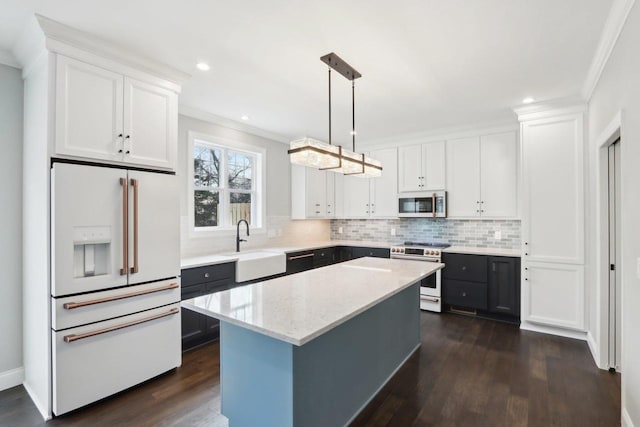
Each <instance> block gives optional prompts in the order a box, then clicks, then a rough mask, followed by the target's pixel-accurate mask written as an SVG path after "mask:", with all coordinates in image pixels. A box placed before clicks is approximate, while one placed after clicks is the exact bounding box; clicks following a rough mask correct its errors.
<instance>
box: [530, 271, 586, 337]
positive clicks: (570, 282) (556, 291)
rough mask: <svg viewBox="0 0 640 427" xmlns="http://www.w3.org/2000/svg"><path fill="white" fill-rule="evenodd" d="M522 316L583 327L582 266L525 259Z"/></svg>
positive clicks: (579, 328) (564, 326) (534, 319)
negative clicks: (526, 260) (527, 260)
mask: <svg viewBox="0 0 640 427" xmlns="http://www.w3.org/2000/svg"><path fill="white" fill-rule="evenodd" d="M524 267H525V271H524V276H525V281H524V282H523V287H522V291H523V292H524V293H525V298H523V306H522V314H523V320H526V321H529V322H534V323H541V324H544V325H549V326H559V327H562V328H569V329H577V330H580V331H583V330H584V325H585V319H584V293H585V290H584V266H582V265H572V264H557V263H543V262H526V263H524Z"/></svg>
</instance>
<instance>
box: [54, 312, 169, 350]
mask: <svg viewBox="0 0 640 427" xmlns="http://www.w3.org/2000/svg"><path fill="white" fill-rule="evenodd" d="M179 312H180V310H178V309H177V308H172V309H171V310H169V311H167V312H166V313H161V314H155V315H153V316H149V317H145V318H143V319H140V320H134V321H132V322H127V323H121V324H120V325H115V326H110V327H108V328H103V329H98V330H95V331H91V332H86V333H84V334H78V335H76V334H71V335H66V336H65V337H64V342H74V341H78V340H82V339H85V338H89V337H93V336H96V335H101V334H106V333H107V332H112V331H117V330H118V329H124V328H129V327H131V326H135V325H139V324H141V323H146V322H150V321H152V320H156V319H161V318H163V317H167V316H171V315H173V314H178V313H179Z"/></svg>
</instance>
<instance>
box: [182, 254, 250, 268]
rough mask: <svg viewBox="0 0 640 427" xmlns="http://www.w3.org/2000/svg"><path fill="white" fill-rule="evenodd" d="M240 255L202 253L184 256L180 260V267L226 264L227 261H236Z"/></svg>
mask: <svg viewBox="0 0 640 427" xmlns="http://www.w3.org/2000/svg"><path fill="white" fill-rule="evenodd" d="M237 260H238V257H234V256H232V255H202V256H196V257H190V258H182V259H181V260H180V268H194V267H203V266H205V265H216V264H225V263H227V262H236V261H237Z"/></svg>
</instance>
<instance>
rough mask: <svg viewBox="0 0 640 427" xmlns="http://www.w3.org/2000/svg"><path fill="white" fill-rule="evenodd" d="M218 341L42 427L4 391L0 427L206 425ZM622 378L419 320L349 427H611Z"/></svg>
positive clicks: (501, 338)
mask: <svg viewBox="0 0 640 427" xmlns="http://www.w3.org/2000/svg"><path fill="white" fill-rule="evenodd" d="M218 353H219V351H218V345H217V344H210V345H206V346H204V347H200V348H198V349H195V350H192V351H190V352H187V353H185V354H184V356H183V365H182V367H181V368H179V369H177V370H175V371H173V372H170V373H168V374H165V375H163V376H161V377H158V378H156V379H154V380H152V381H149V382H147V383H145V384H142V385H140V386H138V387H135V388H133V389H131V390H128V391H125V392H123V393H120V394H118V395H117V396H114V397H111V398H109V399H105V400H103V401H101V402H98V403H96V404H94V405H91V406H89V407H87V408H84V409H81V410H79V411H76V412H74V413H71V414H68V415H65V416H62V417H59V418H56V419H54V420H52V421H49V422H48V423H44V422H43V421H42V419H41V418H40V415H39V413H38V412H37V410H36V408H35V407H34V405H33V403H31V401H30V399H29V397H28V396H27V394H26V392H25V390H24V388H23V387H22V386H19V387H15V388H12V389H9V390H5V391H3V392H0V426H3V427H4V426H16V427H22V426H43V425H46V426H91V427H101V426H110V427H115V426H136V427H142V426H212V427H222V426H226V425H227V421H226V419H225V418H224V417H222V416H221V415H220V384H219V375H220V365H219V354H218ZM619 419H620V375H618V374H610V373H608V372H605V371H602V370H599V369H598V368H597V367H596V366H595V364H594V362H593V359H592V357H591V354H590V352H589V349H588V348H587V344H586V343H584V342H581V341H577V340H571V339H565V338H559V337H554V336H549V335H543V334H537V333H533V332H521V331H520V330H519V329H518V327H517V326H513V325H508V324H503V323H498V322H493V321H487V320H482V319H476V318H471V317H464V316H458V315H453V314H442V315H438V314H433V313H423V314H422V347H421V348H420V350H419V351H417V352H416V353H415V354H414V355H413V356H412V357H411V358H410V359H409V360H408V362H407V363H406V364H405V365H404V366H403V367H402V368H401V369H400V370H399V371H398V373H397V374H396V375H395V376H394V377H393V378H392V380H391V381H389V383H388V384H387V385H386V386H385V387H384V388H383V389H382V390H381V392H380V393H379V394H378V395H377V396H376V397H375V398H374V399H373V400H372V401H371V403H370V404H369V405H368V406H367V407H366V408H365V409H364V410H363V412H362V413H361V414H360V415H359V416H358V417H357V419H356V420H355V421H354V423H353V426H492V427H499V426H535V427H537V426H604V427H610V426H617V425H620V422H619Z"/></svg>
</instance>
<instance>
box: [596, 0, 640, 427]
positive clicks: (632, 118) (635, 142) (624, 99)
mask: <svg viewBox="0 0 640 427" xmlns="http://www.w3.org/2000/svg"><path fill="white" fill-rule="evenodd" d="M638 52H640V5H638V3H637V2H636V4H635V6H633V9H632V10H631V12H630V14H629V17H628V19H627V22H626V24H625V27H624V28H623V30H622V33H621V34H620V38H619V39H618V42H617V44H616V46H615V48H614V50H613V53H612V54H611V56H610V58H609V61H608V63H607V65H606V67H605V69H604V72H603V74H602V76H601V78H600V80H599V82H598V84H597V86H596V89H595V92H594V93H593V96H592V98H591V100H590V103H589V143H590V158H591V161H590V168H589V175H590V182H591V183H597V179H596V174H597V164H598V162H597V159H598V156H599V153H598V150H599V149H598V147H596V143H597V139H598V138H599V136H600V135H601V134H602V133H603V131H604V130H605V128H606V127H607V126H608V124H609V123H610V122H611V121H612V120H613V119H614V117H615V116H616V114H617V113H618V112H619V111H620V110H622V111H623V114H622V135H621V136H622V144H621V157H622V159H621V164H622V165H621V171H622V227H623V236H622V266H621V267H622V288H623V289H622V292H623V293H622V333H623V335H622V405H623V416H624V417H628V418H627V422H628V421H631V422H633V424H635V425H636V426H640V332H639V331H640V279H639V278H638V276H637V273H636V271H637V270H636V268H637V260H639V259H640V235H639V234H638V227H637V225H636V223H635V221H637V220H638V218H640V196H639V194H640V193H639V192H638V187H639V186H640V168H639V167H638V164H639V163H640V56H639V55H638ZM594 185H595V184H594ZM591 188H594V186H591ZM594 191H595V190H594ZM594 191H592V192H591V193H592V194H593V192H594ZM588 209H589V210H590V211H592V212H595V210H596V205H595V198H594V197H592V198H591V203H590V204H589V206H588ZM588 227H590V228H591V229H592V230H593V229H595V227H596V223H595V218H594V217H593V216H592V217H591V221H590V223H589V224H588ZM593 234H596V233H593ZM596 247H597V244H596V241H595V237H594V238H593V239H591V240H590V244H589V245H588V246H587V249H588V250H589V252H590V253H589V256H590V258H591V259H593V260H595V259H596V255H595V250H596ZM594 295H597V293H594ZM592 307H593V304H592ZM592 320H597V319H594V318H592ZM591 326H592V328H593V327H594V325H591ZM623 425H624V424H623Z"/></svg>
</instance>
